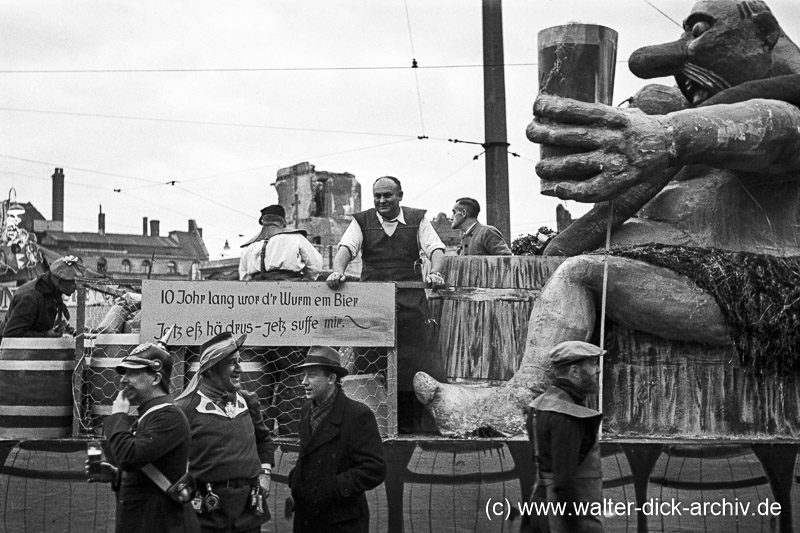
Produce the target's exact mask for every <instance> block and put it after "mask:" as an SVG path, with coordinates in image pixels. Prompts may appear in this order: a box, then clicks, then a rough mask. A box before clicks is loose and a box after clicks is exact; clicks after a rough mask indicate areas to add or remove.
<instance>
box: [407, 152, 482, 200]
mask: <svg viewBox="0 0 800 533" xmlns="http://www.w3.org/2000/svg"><path fill="white" fill-rule="evenodd" d="M473 161H475V158H474V157H473V158H470V160H469V161H467V162H466V163H464V164H463V165H461V166H460V167H458V168H457V169H455V170H454V171H453V172H451V173H450V174H448V175H446V176H445V177H443V178H442V179H440V180H439V181H437V182H435V183H433V184H432V185H431V186H430V187H428V188H427V189H425V190H424V191H422V192H420V193H419V194H417V195H416V196H414V197H413V198H410V199H409V200H408V201H409V202H413V201H414V200H416V199H418V198H421V197H422V195H424V194H426V193H427V192H428V191H430V190H432V189H435V188H436V187H438V186H439V185H441V184H442V183H444V182H445V181H447V180H448V179H450V178H452V177H453V176H455V175H456V174H458V173H459V172H461V171H462V170H464V169H465V168H466V167H467V166H468V165H469V164H470V163H472V162H473Z"/></svg>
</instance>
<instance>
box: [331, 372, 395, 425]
mask: <svg viewBox="0 0 800 533" xmlns="http://www.w3.org/2000/svg"><path fill="white" fill-rule="evenodd" d="M342 389H343V390H344V392H345V394H347V396H348V397H349V398H352V399H354V400H358V401H359V402H361V403H363V404H365V405H366V406H367V407H369V408H370V409H372V412H373V413H375V419H376V420H377V421H378V431H380V433H381V438H384V439H385V438H387V437H388V435H389V432H388V430H389V403H388V402H389V398H388V393H387V390H386V379H385V378H384V377H383V374H381V373H376V374H355V375H350V376H345V377H344V378H342Z"/></svg>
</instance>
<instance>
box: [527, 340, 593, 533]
mask: <svg viewBox="0 0 800 533" xmlns="http://www.w3.org/2000/svg"><path fill="white" fill-rule="evenodd" d="M603 353H605V351H604V350H601V349H600V348H598V347H597V346H595V345H593V344H589V343H586V342H581V341H566V342H562V343H560V344H557V345H556V346H555V347H553V349H552V350H550V353H549V356H550V363H551V365H552V368H553V375H554V376H555V379H554V380H553V384H552V385H551V386H550V388H549V389H547V391H546V392H545V393H544V394H542V395H541V396H539V397H538V398H536V399H535V400H534V401H533V402H531V404H530V409H529V410H528V424H527V427H528V436H529V437H530V439H531V442H532V443H533V450H534V462H535V463H536V466H537V468H538V479H537V484H536V486H535V487H534V497H535V498H536V497H538V498H543V497H546V498H547V501H548V502H552V503H554V504H556V505H558V504H563V505H565V506H566V507H565V509H564V512H563V513H562V512H553V513H550V514H549V516H547V520H548V522H549V525H550V531H552V532H555V533H578V532H592V533H594V532H602V531H603V524H602V522H601V521H600V517H599V515H598V514H597V512H596V511H597V510H598V509H599V508H601V507H598V506H595V508H594V510H595V513H591V512H587V513H584V514H578V513H577V512H576V511H577V510H576V508H575V507H573V506H574V505H575V503H576V502H597V503H600V504H602V499H603V473H602V469H601V463H600V446H599V443H598V436H597V433H598V429H599V428H600V420H601V418H602V417H603V415H602V414H601V413H600V412H599V411H595V410H594V409H591V408H589V407H586V397H587V395H588V394H592V393H595V392H597V390H598V386H599V385H598V376H599V374H600V369H599V366H598V363H599V357H600V356H601V355H602V354H603ZM551 509H552V507H551Z"/></svg>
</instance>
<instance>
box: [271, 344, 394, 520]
mask: <svg viewBox="0 0 800 533" xmlns="http://www.w3.org/2000/svg"><path fill="white" fill-rule="evenodd" d="M340 361H341V357H340V355H339V352H337V351H336V350H334V349H333V348H330V347H328V346H312V347H311V348H310V349H309V351H308V356H307V357H306V360H305V362H304V363H303V364H302V365H299V366H298V367H297V368H298V369H299V370H302V371H303V372H304V375H303V386H304V387H305V391H306V394H305V397H306V400H307V401H306V403H305V405H303V409H302V414H301V418H300V453H299V454H298V457H297V463H296V464H295V466H294V468H293V469H292V470H291V472H289V488H290V489H291V491H292V496H291V497H292V499H293V504H294V529H293V531H294V533H321V532H327V531H338V532H367V531H369V506H368V505H367V497H366V496H365V494H364V493H365V492H366V491H368V490H371V489H374V488H375V487H377V486H378V485H380V484H381V483H382V482H383V480H384V479H385V478H386V458H385V456H384V453H383V445H382V443H381V436H380V433H379V432H378V423H377V422H376V420H375V415H374V414H373V412H372V411H371V410H370V408H369V407H367V406H366V405H364V404H363V403H361V402H358V401H356V400H353V399H351V398H348V397H347V395H345V393H344V391H343V390H342V388H341V385H340V383H341V379H342V378H343V377H344V376H346V375H347V373H348V372H347V369H346V368H344V367H342V365H341V362H340ZM291 505H292V502H291V500H290V501H287V510H288V509H290V508H291Z"/></svg>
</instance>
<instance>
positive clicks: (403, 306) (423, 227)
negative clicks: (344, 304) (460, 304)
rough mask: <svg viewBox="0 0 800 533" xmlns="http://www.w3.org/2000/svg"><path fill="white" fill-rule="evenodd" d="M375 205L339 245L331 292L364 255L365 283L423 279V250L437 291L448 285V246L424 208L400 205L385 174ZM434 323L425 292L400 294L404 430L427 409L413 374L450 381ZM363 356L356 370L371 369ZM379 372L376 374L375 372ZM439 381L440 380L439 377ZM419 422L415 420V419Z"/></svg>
mask: <svg viewBox="0 0 800 533" xmlns="http://www.w3.org/2000/svg"><path fill="white" fill-rule="evenodd" d="M372 194H373V202H374V205H375V207H374V208H372V209H368V210H366V211H362V212H360V213H356V214H355V215H354V216H353V221H352V222H351V223H350V226H349V227H348V228H347V230H346V231H345V233H344V235H342V238H341V240H340V241H339V249H338V250H337V252H336V257H335V258H334V260H333V272H332V273H331V275H330V276H328V280H327V282H328V286H329V287H331V288H332V289H335V288H336V287H338V286H339V285H340V284H341V283H342V282H343V281H345V276H344V271H345V269H346V268H347V265H348V264H349V263H350V261H352V259H353V258H355V257H356V256H357V255H358V252H359V251H361V257H362V260H363V269H362V272H361V281H422V272H421V266H422V265H421V261H420V250H421V251H423V252H424V253H425V255H427V256H428V257H429V258H430V260H431V270H430V272H429V273H428V274H427V275H426V276H425V280H424V281H426V282H427V283H429V284H431V285H432V286H433V287H434V288H435V287H441V286H443V285H444V278H443V277H442V275H441V273H440V271H441V267H442V263H443V261H444V250H445V246H444V244H443V243H442V240H441V239H440V238H439V235H438V234H437V233H436V230H434V229H433V225H431V223H430V221H429V220H428V219H426V218H425V210H423V209H415V208H413V207H402V208H401V207H400V201H401V200H402V199H403V189H402V186H401V184H400V180H398V179H397V178H395V177H392V176H384V177H382V178H378V179H377V180H375V183H374V184H373V186H372ZM435 333H436V332H435V324H434V323H433V322H432V320H431V319H430V312H429V311H428V300H427V297H426V295H425V290H424V289H421V288H420V289H398V290H397V375H398V379H397V390H398V407H399V413H398V414H399V417H398V423H399V426H400V431H401V432H411V431H412V430H413V429H414V426H415V425H416V426H417V429H419V427H420V424H421V422H422V416H423V410H422V404H420V403H419V402H418V401H417V400H416V399H415V398H414V386H413V380H414V374H416V373H417V372H419V371H424V372H427V373H428V374H431V375H437V376H439V377H440V378H441V380H444V379H445V370H444V363H443V361H442V359H441V357H440V356H439V354H438V353H437V351H436V348H435V345H434V339H435ZM366 362H367V361H365V358H364V357H359V358H356V361H355V363H356V368H357V369H358V370H361V371H370V370H372V368H369V367H370V366H374V365H368V367H365V368H359V364H365V363H366ZM373 371H374V370H373ZM437 379H438V378H437ZM415 419H416V421H415Z"/></svg>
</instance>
